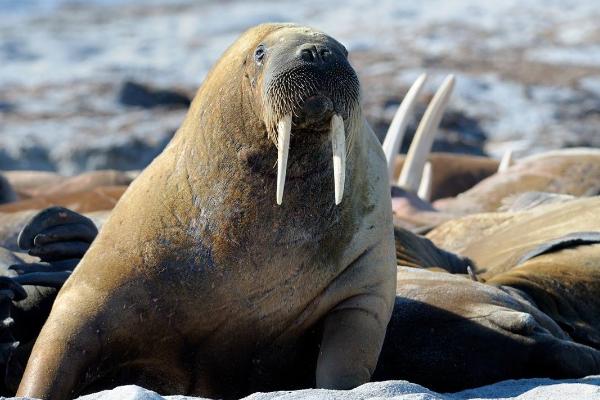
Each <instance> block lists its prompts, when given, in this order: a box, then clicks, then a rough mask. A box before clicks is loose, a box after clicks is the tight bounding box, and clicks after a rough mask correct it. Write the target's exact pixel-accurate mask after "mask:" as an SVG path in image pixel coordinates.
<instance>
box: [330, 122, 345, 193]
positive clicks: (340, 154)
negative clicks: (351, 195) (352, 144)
mask: <svg viewBox="0 0 600 400" xmlns="http://www.w3.org/2000/svg"><path fill="white" fill-rule="evenodd" d="M331 149H332V152H333V185H334V186H333V189H334V194H335V205H338V204H340V203H341V202H342V197H343V196H344V181H345V180H346V134H345V128H344V120H343V119H342V117H340V116H339V115H337V114H335V115H334V116H333V117H331Z"/></svg>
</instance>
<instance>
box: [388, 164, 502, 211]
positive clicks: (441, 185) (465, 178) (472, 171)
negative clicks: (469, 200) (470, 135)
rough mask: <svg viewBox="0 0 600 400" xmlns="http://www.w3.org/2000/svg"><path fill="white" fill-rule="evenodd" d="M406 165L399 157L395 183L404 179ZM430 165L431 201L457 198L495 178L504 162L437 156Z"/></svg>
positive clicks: (394, 176) (395, 170)
mask: <svg viewBox="0 0 600 400" xmlns="http://www.w3.org/2000/svg"><path fill="white" fill-rule="evenodd" d="M405 161H406V157H405V156H404V155H398V156H397V157H396V160H395V164H394V170H393V171H394V172H393V180H394V182H396V181H397V180H398V179H399V178H400V173H401V171H402V168H403V166H404V163H405ZM427 161H428V162H429V163H431V178H432V182H431V196H430V199H428V200H429V201H435V200H438V199H443V198H448V197H455V196H458V195H459V194H461V193H463V192H465V191H467V190H468V189H470V188H472V187H473V186H475V185H476V184H478V183H479V182H481V181H482V180H483V179H485V178H487V177H489V176H492V175H494V174H495V173H496V172H497V171H498V168H499V165H500V162H499V161H498V160H496V159H495V158H491V157H482V156H473V155H468V154H454V153H444V152H434V153H431V154H429V156H428V157H427Z"/></svg>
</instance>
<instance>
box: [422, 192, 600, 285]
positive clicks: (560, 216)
mask: <svg viewBox="0 0 600 400" xmlns="http://www.w3.org/2000/svg"><path fill="white" fill-rule="evenodd" d="M599 208H600V197H598V196H595V197H588V198H581V199H574V200H571V201H568V202H566V203H557V204H547V205H542V206H539V207H535V208H532V209H529V210H524V211H514V212H496V213H484V214H475V215H469V216H466V217H462V218H457V219H455V220H452V221H448V222H446V223H444V224H442V225H440V226H439V227H437V228H436V229H434V230H433V231H431V232H429V233H428V234H427V237H428V238H429V239H431V240H432V241H433V242H434V243H435V244H436V245H437V246H440V247H441V248H443V249H445V250H448V251H452V252H455V253H458V254H461V255H463V256H465V257H469V258H470V259H471V260H473V262H474V263H476V264H477V271H476V272H477V274H478V276H479V277H480V278H481V279H484V280H487V279H489V278H491V277H492V276H495V275H498V274H500V273H503V272H506V271H508V270H511V269H512V268H513V267H514V266H515V265H516V264H517V262H518V261H519V259H520V258H521V257H522V256H523V255H525V254H526V253H527V252H529V251H531V250H532V249H535V248H536V247H538V246H539V245H541V244H543V243H546V242H548V241H550V240H553V239H556V238H560V237H562V236H565V235H568V234H570V233H573V232H584V231H592V232H594V231H598V230H600V214H599V213H598V212H597V210H598V209H599Z"/></svg>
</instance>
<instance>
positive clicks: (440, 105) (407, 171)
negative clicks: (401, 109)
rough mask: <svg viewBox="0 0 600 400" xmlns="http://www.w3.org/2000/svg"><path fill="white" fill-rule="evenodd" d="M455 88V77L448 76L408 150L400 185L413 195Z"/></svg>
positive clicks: (428, 108) (426, 111) (430, 104)
mask: <svg viewBox="0 0 600 400" xmlns="http://www.w3.org/2000/svg"><path fill="white" fill-rule="evenodd" d="M453 88H454V75H448V77H447V78H446V79H445V80H444V82H443V83H442V85H441V86H440V88H439V89H438V90H437V92H436V93H435V95H434V96H433V99H432V100H431V103H429V106H428V107H427V110H425V114H424V115H423V119H422V120H421V123H420V124H419V127H418V128H417V132H416V133H415V137H414V138H413V141H412V143H411V144H410V148H409V149H408V154H407V155H406V160H405V161H404V166H403V167H402V172H401V173H400V178H399V181H398V184H399V186H400V187H402V188H404V189H406V190H409V191H411V192H413V193H415V192H416V191H417V190H418V188H419V182H421V176H422V174H423V167H424V166H425V162H427V158H428V157H429V153H430V152H431V146H432V144H433V139H434V138H435V134H436V132H437V129H438V126H439V124H440V121H441V120H442V115H443V114H444V110H445V109H446V106H447V105H448V101H449V100H450V95H451V94H452V89H453Z"/></svg>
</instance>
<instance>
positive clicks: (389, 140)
mask: <svg viewBox="0 0 600 400" xmlns="http://www.w3.org/2000/svg"><path fill="white" fill-rule="evenodd" d="M426 80H427V74H422V75H421V76H419V78H418V79H417V80H416V81H415V83H413V84H412V86H411V87H410V89H408V92H406V95H405V96H404V99H403V100H402V103H400V106H399V107H398V110H397V111H396V114H395V115H394V118H393V119H392V123H391V124H390V127H389V128H388V131H387V133H386V135H385V139H384V141H383V145H382V147H383V152H384V153H385V158H386V160H387V164H388V171H389V174H390V182H391V181H392V179H393V178H394V165H395V164H396V156H397V154H398V150H399V149H400V144H402V139H403V138H404V132H405V131H406V125H407V124H408V120H409V119H410V116H411V114H412V112H413V109H414V108H415V104H416V103H417V97H419V94H420V93H421V90H422V89H423V85H424V84H425V81H426Z"/></svg>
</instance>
